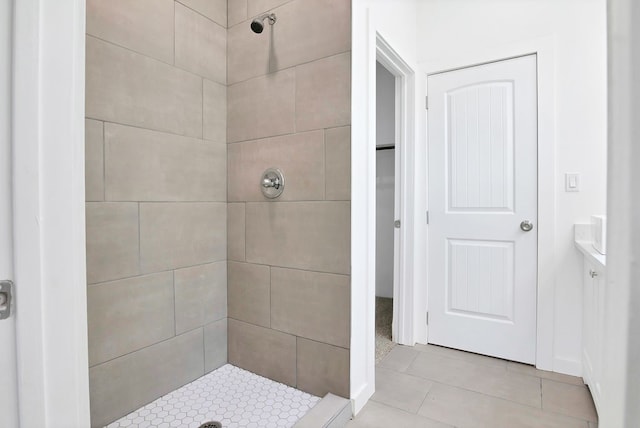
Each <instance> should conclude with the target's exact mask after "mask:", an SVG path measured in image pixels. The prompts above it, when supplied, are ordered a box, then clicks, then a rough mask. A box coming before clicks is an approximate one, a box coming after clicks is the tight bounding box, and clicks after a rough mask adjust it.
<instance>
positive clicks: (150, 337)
mask: <svg viewBox="0 0 640 428" xmlns="http://www.w3.org/2000/svg"><path fill="white" fill-rule="evenodd" d="M87 315H88V328H89V366H94V365H96V364H100V363H103V362H105V361H108V360H111V359H113V358H116V357H119V356H121V355H124V354H128V353H130V352H133V351H136V350H138V349H142V348H144V347H146V346H149V345H153V344H154V343H157V342H160V341H163V340H166V339H169V338H170V337H173V336H174V334H175V330H174V319H173V274H172V273H171V272H163V273H157V274H153V275H147V276H139V277H135V278H129V279H123V280H120V281H114V282H107V283H103V284H100V285H94V286H91V287H89V288H88V290H87Z"/></svg>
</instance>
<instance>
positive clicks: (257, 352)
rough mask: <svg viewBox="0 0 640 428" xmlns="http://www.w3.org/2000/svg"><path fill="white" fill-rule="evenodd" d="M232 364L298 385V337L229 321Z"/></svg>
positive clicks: (230, 360)
mask: <svg viewBox="0 0 640 428" xmlns="http://www.w3.org/2000/svg"><path fill="white" fill-rule="evenodd" d="M228 322H229V362H230V363H231V364H233V365H235V366H238V367H240V368H243V369H245V370H249V371H251V372H253V373H256V374H259V375H261V376H266V377H268V378H269V379H273V380H275V381H278V382H281V383H284V384H286V385H290V386H295V385H296V338H295V336H291V335H290V334H285V333H281V332H279V331H275V330H271V329H268V328H264V327H258V326H255V325H253V324H247V323H244V322H242V321H236V320H234V319H231V318H229V320H228Z"/></svg>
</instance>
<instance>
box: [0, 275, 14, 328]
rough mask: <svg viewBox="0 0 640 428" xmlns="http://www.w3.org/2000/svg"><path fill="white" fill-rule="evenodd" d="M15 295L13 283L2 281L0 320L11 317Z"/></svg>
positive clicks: (0, 282)
mask: <svg viewBox="0 0 640 428" xmlns="http://www.w3.org/2000/svg"><path fill="white" fill-rule="evenodd" d="M12 294H13V282H12V281H8V280H7V281H0V320H4V319H7V318H9V315H11V297H12Z"/></svg>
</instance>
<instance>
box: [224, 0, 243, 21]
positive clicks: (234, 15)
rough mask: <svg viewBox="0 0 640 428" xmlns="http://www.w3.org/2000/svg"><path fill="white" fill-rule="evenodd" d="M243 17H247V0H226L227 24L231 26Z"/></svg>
mask: <svg viewBox="0 0 640 428" xmlns="http://www.w3.org/2000/svg"><path fill="white" fill-rule="evenodd" d="M245 19H247V0H228V1H227V26H228V27H231V26H233V25H236V24H238V23H240V22H242V21H244V20H245ZM247 27H248V26H247Z"/></svg>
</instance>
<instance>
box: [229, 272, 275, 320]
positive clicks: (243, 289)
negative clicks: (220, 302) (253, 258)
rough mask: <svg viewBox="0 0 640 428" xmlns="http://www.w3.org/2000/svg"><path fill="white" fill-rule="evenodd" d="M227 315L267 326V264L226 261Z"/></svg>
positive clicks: (268, 289)
mask: <svg viewBox="0 0 640 428" xmlns="http://www.w3.org/2000/svg"><path fill="white" fill-rule="evenodd" d="M228 268H229V303H228V305H229V306H228V309H229V317H230V318H235V319H237V320H241V321H245V322H248V323H251V324H256V325H261V326H263V327H269V312H270V306H269V302H270V300H271V291H270V278H269V266H262V265H254V264H250V263H236V262H231V261H230V262H228Z"/></svg>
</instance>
